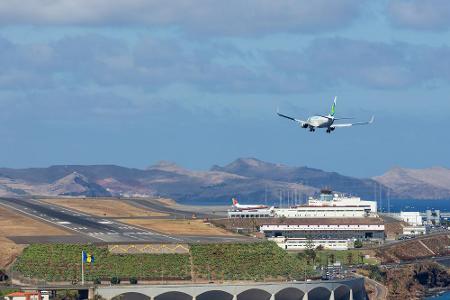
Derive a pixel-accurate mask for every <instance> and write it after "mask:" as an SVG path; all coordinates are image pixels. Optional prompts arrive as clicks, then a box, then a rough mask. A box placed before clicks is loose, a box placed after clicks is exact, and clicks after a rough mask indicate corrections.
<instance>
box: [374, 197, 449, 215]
mask: <svg viewBox="0 0 450 300" xmlns="http://www.w3.org/2000/svg"><path fill="white" fill-rule="evenodd" d="M380 204H381V205H380ZM387 204H388V203H387V200H383V201H382V202H381V203H380V202H379V204H378V206H379V208H382V211H383V212H387V211H388V205H387ZM427 209H433V210H434V209H438V210H440V211H441V212H450V200H403V199H402V200H393V199H391V200H390V211H391V212H399V211H425V210H427Z"/></svg>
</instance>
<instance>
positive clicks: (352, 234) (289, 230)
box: [260, 224, 384, 240]
mask: <svg viewBox="0 0 450 300" xmlns="http://www.w3.org/2000/svg"><path fill="white" fill-rule="evenodd" d="M260 231H261V232H262V233H264V235H265V236H266V237H281V236H283V237H286V238H308V237H312V238H313V239H361V240H366V239H384V224H319V225H317V224H299V225H285V224H277V225H262V226H261V227H260Z"/></svg>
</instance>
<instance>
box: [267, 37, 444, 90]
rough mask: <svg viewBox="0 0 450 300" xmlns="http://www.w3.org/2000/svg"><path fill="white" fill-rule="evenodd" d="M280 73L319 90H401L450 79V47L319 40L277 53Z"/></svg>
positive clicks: (273, 58)
mask: <svg viewBox="0 0 450 300" xmlns="http://www.w3.org/2000/svg"><path fill="white" fill-rule="evenodd" d="M266 57H267V60H268V61H269V62H270V64H271V65H272V66H273V67H274V70H275V72H287V73H288V74H290V75H291V76H290V77H293V78H296V77H301V78H306V79H307V82H308V84H309V86H310V87H313V88H314V89H320V88H326V87H332V86H338V85H341V84H346V85H353V86H356V87H364V88H375V89H396V88H407V87H411V86H417V85H423V84H426V83H428V82H433V81H444V82H446V83H447V84H448V83H449V81H450V76H449V75H450V72H449V71H448V67H449V66H450V48H449V47H447V46H443V47H427V46H417V45H410V44H407V43H384V42H369V41H361V40H352V39H345V38H326V39H317V40H315V41H313V42H312V43H311V45H309V46H308V47H307V48H306V49H305V50H304V51H299V52H295V51H272V52H269V53H267V55H266Z"/></svg>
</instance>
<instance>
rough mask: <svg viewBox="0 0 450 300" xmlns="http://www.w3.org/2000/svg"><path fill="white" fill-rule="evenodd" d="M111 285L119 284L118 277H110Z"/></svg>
mask: <svg viewBox="0 0 450 300" xmlns="http://www.w3.org/2000/svg"><path fill="white" fill-rule="evenodd" d="M111 284H120V278H119V277H115V276H114V277H111Z"/></svg>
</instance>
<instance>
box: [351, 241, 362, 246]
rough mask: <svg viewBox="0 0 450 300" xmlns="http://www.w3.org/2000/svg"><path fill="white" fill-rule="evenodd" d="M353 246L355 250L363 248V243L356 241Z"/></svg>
mask: <svg viewBox="0 0 450 300" xmlns="http://www.w3.org/2000/svg"><path fill="white" fill-rule="evenodd" d="M353 246H354V247H355V248H362V246H363V243H362V241H360V240H356V241H355V242H354V244H353Z"/></svg>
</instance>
